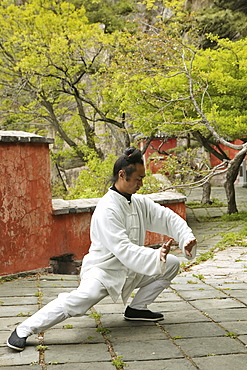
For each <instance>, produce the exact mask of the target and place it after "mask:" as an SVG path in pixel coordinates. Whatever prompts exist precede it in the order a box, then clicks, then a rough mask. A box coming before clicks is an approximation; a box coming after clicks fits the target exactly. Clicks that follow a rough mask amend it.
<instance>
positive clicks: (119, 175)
mask: <svg viewBox="0 0 247 370" xmlns="http://www.w3.org/2000/svg"><path fill="white" fill-rule="evenodd" d="M118 177H119V178H121V179H122V180H123V179H124V178H125V177H126V174H125V171H124V170H120V171H119V172H118Z"/></svg>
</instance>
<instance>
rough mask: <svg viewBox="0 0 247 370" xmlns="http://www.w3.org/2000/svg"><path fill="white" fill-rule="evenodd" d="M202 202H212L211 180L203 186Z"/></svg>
mask: <svg viewBox="0 0 247 370" xmlns="http://www.w3.org/2000/svg"><path fill="white" fill-rule="evenodd" d="M202 189H203V191H202V201H201V203H202V204H212V201H211V200H210V195H211V184H210V181H207V182H205V183H204V184H203V186H202Z"/></svg>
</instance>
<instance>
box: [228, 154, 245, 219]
mask: <svg viewBox="0 0 247 370" xmlns="http://www.w3.org/2000/svg"><path fill="white" fill-rule="evenodd" d="M245 155H246V150H245V151H244V150H241V151H240V152H238V153H237V154H236V156H235V157H234V158H233V159H232V160H231V161H230V162H229V167H228V170H227V172H226V181H225V183H224V188H225V191H226V199H227V213H228V214H229V215H230V214H232V213H237V212H238V209H237V204H236V197H235V187H234V182H235V180H236V178H237V175H238V172H239V168H240V165H241V163H242V162H243V160H244V158H245Z"/></svg>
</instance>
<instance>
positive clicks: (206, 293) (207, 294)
mask: <svg viewBox="0 0 247 370" xmlns="http://www.w3.org/2000/svg"><path fill="white" fill-rule="evenodd" d="M179 294H180V295H181V296H182V297H183V298H184V299H186V300H187V301H195V300H197V299H208V298H220V297H222V298H225V297H226V294H225V293H223V292H220V291H219V290H216V289H203V288H202V290H196V291H191V290H184V291H180V292H179Z"/></svg>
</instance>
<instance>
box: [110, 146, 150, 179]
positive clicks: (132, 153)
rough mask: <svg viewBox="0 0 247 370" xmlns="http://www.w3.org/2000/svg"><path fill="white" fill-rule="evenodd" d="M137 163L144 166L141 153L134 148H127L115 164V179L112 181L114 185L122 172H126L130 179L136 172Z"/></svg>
mask: <svg viewBox="0 0 247 370" xmlns="http://www.w3.org/2000/svg"><path fill="white" fill-rule="evenodd" d="M137 163H139V164H142V165H143V163H144V162H143V159H142V153H141V151H140V150H139V149H136V148H135V147H133V146H132V147H129V148H126V149H125V150H124V152H123V154H122V155H121V156H120V157H119V158H118V159H117V160H116V162H115V164H114V167H113V177H112V178H111V180H110V181H112V182H113V183H115V182H116V181H117V179H118V173H119V171H120V170H125V172H126V175H127V177H129V176H130V175H131V174H132V173H133V172H134V171H135V170H136V169H135V165H136V164H137Z"/></svg>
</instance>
